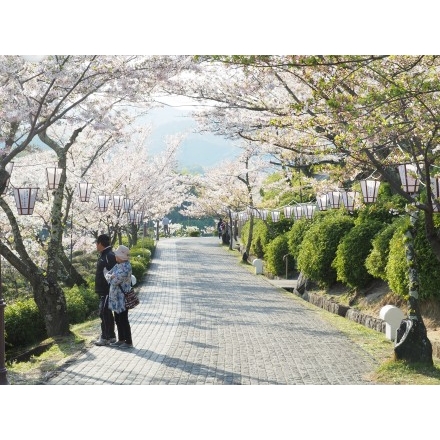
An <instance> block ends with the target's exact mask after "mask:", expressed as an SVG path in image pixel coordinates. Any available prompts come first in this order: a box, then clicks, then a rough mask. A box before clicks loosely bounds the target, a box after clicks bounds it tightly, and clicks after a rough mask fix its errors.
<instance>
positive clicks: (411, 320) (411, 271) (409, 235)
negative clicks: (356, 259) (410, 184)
mask: <svg viewBox="0 0 440 440" xmlns="http://www.w3.org/2000/svg"><path fill="white" fill-rule="evenodd" d="M409 214H410V220H411V226H410V228H409V229H408V231H407V232H406V234H405V236H406V241H405V252H406V260H407V264H408V277H409V300H408V319H404V320H402V322H401V324H400V327H399V328H398V330H397V337H396V345H395V347H394V358H395V359H396V360H404V361H407V362H410V363H414V362H419V363H423V364H428V365H433V360H432V344H431V342H430V341H429V339H428V336H427V332H426V327H425V324H424V322H423V319H422V315H421V313H420V308H419V300H418V297H419V293H418V291H419V278H418V271H417V261H416V255H415V251H414V237H415V234H416V227H415V224H416V222H417V220H418V214H419V212H418V211H413V212H411V211H410V212H409Z"/></svg>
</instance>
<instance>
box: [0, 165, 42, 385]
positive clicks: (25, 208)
mask: <svg viewBox="0 0 440 440" xmlns="http://www.w3.org/2000/svg"><path fill="white" fill-rule="evenodd" d="M11 171H12V167H11ZM38 189H39V188H14V198H15V204H16V206H17V210H18V214H20V215H32V213H33V212H34V206H35V200H36V198H37V193H38ZM1 259H2V257H1V255H0V385H9V382H8V378H7V370H6V364H5V307H6V303H5V301H4V299H3V285H2V276H1Z"/></svg>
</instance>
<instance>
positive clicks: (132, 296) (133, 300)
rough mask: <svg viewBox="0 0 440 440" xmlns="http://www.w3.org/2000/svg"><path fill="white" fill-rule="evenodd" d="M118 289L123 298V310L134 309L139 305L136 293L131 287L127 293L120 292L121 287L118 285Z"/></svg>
mask: <svg viewBox="0 0 440 440" xmlns="http://www.w3.org/2000/svg"><path fill="white" fill-rule="evenodd" d="M119 288H120V289H121V292H122V293H123V294H124V296H125V308H126V310H130V309H134V308H135V307H136V306H137V305H138V304H139V297H138V294H137V292H136V291H135V290H134V288H133V287H131V289H130V290H129V291H128V292H124V291H123V290H122V287H121V285H119Z"/></svg>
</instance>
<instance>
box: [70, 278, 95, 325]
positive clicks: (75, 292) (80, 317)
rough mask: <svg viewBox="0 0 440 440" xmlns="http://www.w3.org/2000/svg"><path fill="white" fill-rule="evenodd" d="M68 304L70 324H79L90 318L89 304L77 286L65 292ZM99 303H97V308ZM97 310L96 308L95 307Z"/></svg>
mask: <svg viewBox="0 0 440 440" xmlns="http://www.w3.org/2000/svg"><path fill="white" fill-rule="evenodd" d="M64 295H65V297H66V303H67V314H68V316H69V324H78V323H80V322H83V321H85V320H86V318H87V316H88V311H87V304H86V302H85V300H84V298H83V296H82V295H81V293H80V291H79V289H78V287H77V286H74V287H72V288H71V289H69V290H67V291H65V292H64ZM97 304H98V301H97V300H96V301H95V306H97ZM95 308H96V307H95Z"/></svg>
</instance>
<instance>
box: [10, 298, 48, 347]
mask: <svg viewBox="0 0 440 440" xmlns="http://www.w3.org/2000/svg"><path fill="white" fill-rule="evenodd" d="M46 337H47V333H46V326H45V324H44V320H43V317H42V316H41V315H40V312H39V311H38V307H37V305H36V304H35V301H34V300H33V299H27V300H24V301H17V302H15V303H13V304H11V305H8V307H6V308H5V345H6V347H7V348H12V347H19V346H24V345H28V344H32V343H34V342H37V341H41V340H42V339H45V338H46Z"/></svg>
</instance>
